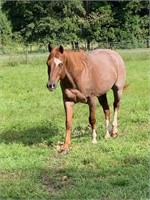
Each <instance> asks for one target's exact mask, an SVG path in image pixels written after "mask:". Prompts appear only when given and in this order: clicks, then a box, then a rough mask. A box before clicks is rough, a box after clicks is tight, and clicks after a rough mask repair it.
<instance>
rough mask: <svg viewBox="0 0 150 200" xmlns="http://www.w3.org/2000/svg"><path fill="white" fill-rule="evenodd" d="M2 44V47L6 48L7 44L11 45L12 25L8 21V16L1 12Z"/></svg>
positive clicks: (0, 37)
mask: <svg viewBox="0 0 150 200" xmlns="http://www.w3.org/2000/svg"><path fill="white" fill-rule="evenodd" d="M0 30H1V33H0V42H1V45H2V46H6V44H8V43H10V41H11V36H12V31H11V24H10V22H9V21H8V19H7V17H6V15H5V14H4V13H3V12H2V11H0Z"/></svg>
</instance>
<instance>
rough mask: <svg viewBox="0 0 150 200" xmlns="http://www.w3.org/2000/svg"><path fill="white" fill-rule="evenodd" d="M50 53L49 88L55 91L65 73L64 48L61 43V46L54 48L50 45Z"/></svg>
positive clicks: (48, 62) (48, 64)
mask: <svg viewBox="0 0 150 200" xmlns="http://www.w3.org/2000/svg"><path fill="white" fill-rule="evenodd" d="M48 49H49V52H50V55H49V57H48V60H47V66H48V83H47V88H48V89H49V90H50V91H54V90H55V89H56V87H57V84H58V82H59V80H61V79H62V78H63V77H64V75H65V68H64V48H63V46H61V45H60V47H59V48H52V47H51V46H50V44H49V45H48Z"/></svg>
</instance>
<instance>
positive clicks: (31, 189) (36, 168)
mask: <svg viewBox="0 0 150 200" xmlns="http://www.w3.org/2000/svg"><path fill="white" fill-rule="evenodd" d="M120 53H121V55H122V56H123V58H124V60H125V62H126V66H127V83H129V84H130V85H129V88H128V90H127V91H124V94H123V98H122V102H121V107H120V110H119V119H118V125H119V127H118V128H119V137H118V138H116V139H110V140H107V141H106V140H105V139H104V138H103V136H104V132H105V119H104V114H103V111H102V109H101V108H100V106H99V104H97V117H96V119H97V135H98V144H96V145H93V144H92V142H91V130H87V129H86V128H85V127H86V126H87V124H88V107H87V105H84V104H77V105H76V106H75V110H74V120H73V131H72V146H71V147H72V148H71V150H70V152H69V154H68V155H65V156H63V155H61V154H58V153H57V151H56V149H55V145H56V144H57V142H59V141H63V139H64V132H65V114H64V109H63V103H62V96H61V90H60V87H58V88H57V90H56V91H55V92H53V93H50V92H49V91H48V90H47V89H46V87H45V83H46V81H47V68H46V64H45V61H46V59H47V56H45V57H41V56H40V55H39V56H38V57H35V58H34V57H32V58H31V59H30V60H29V62H28V64H27V65H25V64H24V63H23V62H22V61H23V58H22V57H20V63H19V64H16V65H13V63H10V62H9V59H8V58H7V59H6V58H5V59H0V95H1V97H0V101H1V102H0V112H1V115H0V117H1V119H0V120H1V123H0V199H14V200H15V199H22V200H26V199H35V200H41V199H42V200H49V199H56V200H58V199H67V200H74V199H88V200H96V199H99V200H104V199H107V200H120V199H122V200H129V199H132V200H137V199H141V200H146V199H147V200H148V199H149V185H148V184H149V150H148V148H149V145H148V143H149V141H148V140H149V136H148V130H149V124H148V114H149V113H148V107H149V93H148V84H147V83H148V70H149V69H148V68H149V51H144V52H140V51H139V52H133V51H129V52H128V51H121V52H120ZM1 58H2V57H1ZM18 60H19V58H18ZM8 63H9V65H8ZM108 98H109V104H110V106H111V110H112V106H113V99H112V93H108ZM111 117H112V115H111ZM111 119H112V118H111Z"/></svg>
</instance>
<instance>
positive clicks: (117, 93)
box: [111, 85, 123, 137]
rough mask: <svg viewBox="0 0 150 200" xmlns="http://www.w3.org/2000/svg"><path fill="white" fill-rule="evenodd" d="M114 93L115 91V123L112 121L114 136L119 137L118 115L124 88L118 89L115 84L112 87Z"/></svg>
mask: <svg viewBox="0 0 150 200" xmlns="http://www.w3.org/2000/svg"><path fill="white" fill-rule="evenodd" d="M112 90H113V93H114V104H113V106H114V119H113V123H112V132H111V134H112V137H117V136H118V130H117V125H118V124H117V117H118V110H119V106H120V100H121V96H122V90H123V89H118V87H117V86H116V85H114V86H113V88H112Z"/></svg>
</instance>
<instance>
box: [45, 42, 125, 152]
mask: <svg viewBox="0 0 150 200" xmlns="http://www.w3.org/2000/svg"><path fill="white" fill-rule="evenodd" d="M48 50H49V56H48V59H47V66H48V82H47V88H48V90H49V91H54V90H55V89H56V88H57V85H58V83H59V82H60V86H61V90H62V96H63V103H64V109H65V115H66V135H65V141H64V145H63V147H62V151H66V152H67V151H68V150H69V147H70V144H71V128H72V117H73V107H74V105H75V104H76V103H78V102H81V103H86V104H88V106H89V124H90V127H91V128H92V142H93V143H97V134H96V125H95V124H96V118H95V111H96V99H97V98H98V101H99V103H100V105H101V106H102V108H103V112H104V115H105V120H106V133H105V138H106V139H107V138H109V137H111V136H112V137H117V136H118V130H117V116H118V109H119V106H120V100H121V97H122V92H123V89H124V87H125V80H126V67H125V63H124V61H123V59H122V58H121V56H120V55H119V54H118V53H117V52H115V51H113V50H110V49H96V50H93V51H90V52H85V51H82V50H80V51H71V50H65V49H64V47H63V46H62V45H60V46H59V47H54V48H53V47H52V46H51V45H50V44H48ZM110 89H112V91H113V94H114V103H113V108H114V117H113V122H112V125H110V109H109V105H108V101H107V96H106V94H107V92H108V91H109V90H110Z"/></svg>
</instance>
